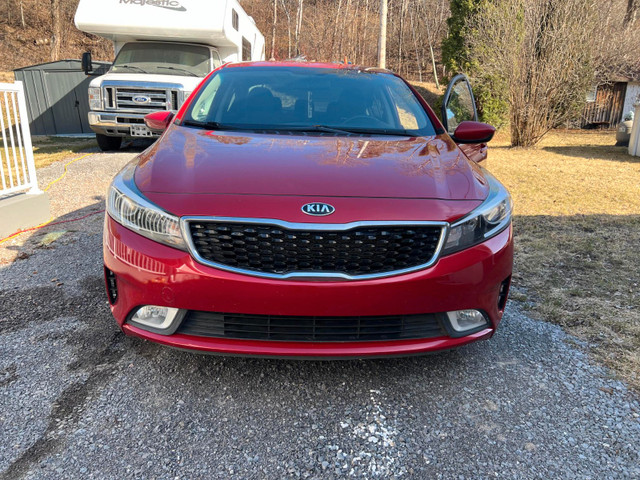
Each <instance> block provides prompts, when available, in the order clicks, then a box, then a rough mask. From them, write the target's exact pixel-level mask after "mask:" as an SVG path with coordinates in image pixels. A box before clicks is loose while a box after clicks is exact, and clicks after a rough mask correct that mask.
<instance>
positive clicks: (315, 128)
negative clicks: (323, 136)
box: [282, 125, 419, 137]
mask: <svg viewBox="0 0 640 480" xmlns="http://www.w3.org/2000/svg"><path fill="white" fill-rule="evenodd" d="M287 128H288V129H289V130H291V131H294V132H329V133H341V134H346V135H353V134H356V135H396V136H402V137H416V136H419V135H416V134H414V133H410V132H408V131H406V130H387V129H371V128H362V127H346V128H342V127H340V128H338V127H330V126H328V125H310V126H308V127H286V126H285V127H283V128H282V129H283V130H286V129H287Z"/></svg>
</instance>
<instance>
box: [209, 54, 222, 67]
mask: <svg viewBox="0 0 640 480" xmlns="http://www.w3.org/2000/svg"><path fill="white" fill-rule="evenodd" d="M211 61H212V63H213V69H215V68H218V67H219V66H220V65H222V60H221V59H220V54H219V53H218V51H217V50H211ZM213 69H212V70H213Z"/></svg>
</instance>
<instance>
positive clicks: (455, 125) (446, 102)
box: [442, 74, 495, 162]
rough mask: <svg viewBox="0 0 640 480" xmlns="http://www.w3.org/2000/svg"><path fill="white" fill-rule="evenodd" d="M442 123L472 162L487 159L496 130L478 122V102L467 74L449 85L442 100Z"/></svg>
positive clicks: (456, 78)
mask: <svg viewBox="0 0 640 480" xmlns="http://www.w3.org/2000/svg"><path fill="white" fill-rule="evenodd" d="M442 123H443V125H444V128H445V129H446V130H447V133H449V135H451V138H453V140H454V141H455V142H456V143H457V144H458V146H459V147H460V149H461V150H462V151H463V152H464V154H465V155H466V156H467V157H468V158H469V160H473V161H474V162H482V161H483V160H485V159H486V158H487V142H489V140H491V139H492V138H493V134H494V133H495V128H493V127H492V126H491V125H487V124H486V123H480V122H478V111H477V109H476V101H475V98H474V96H473V91H472V90H471V84H470V83H469V79H468V78H467V76H466V75H464V74H459V75H456V76H455V77H453V78H452V79H451V82H449V86H448V87H447V91H446V92H445V94H444V99H443V101H442Z"/></svg>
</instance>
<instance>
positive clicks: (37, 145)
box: [0, 136, 97, 185]
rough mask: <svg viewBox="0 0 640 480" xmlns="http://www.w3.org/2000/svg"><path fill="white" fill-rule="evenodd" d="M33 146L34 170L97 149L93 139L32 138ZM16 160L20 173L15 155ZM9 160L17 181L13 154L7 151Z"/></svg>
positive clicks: (1, 153)
mask: <svg viewBox="0 0 640 480" xmlns="http://www.w3.org/2000/svg"><path fill="white" fill-rule="evenodd" d="M31 143H32V144H33V158H34V162H35V165H36V168H42V167H46V166H48V165H51V164H52V163H54V162H57V161H58V160H66V159H69V158H73V157H75V156H79V155H82V154H83V152H85V151H88V150H89V149H92V148H97V144H96V140H95V138H66V137H65V138H61V137H46V136H34V137H32V138H31ZM1 145H2V139H0V159H1V160H2V161H3V162H4V163H5V164H6V152H5V149H4V148H2V146H1ZM16 157H17V159H18V170H19V172H20V175H21V172H22V164H21V162H20V156H19V154H18V153H16ZM9 160H10V163H11V167H12V168H13V169H14V172H13V175H14V180H17V179H18V177H17V176H16V172H15V166H14V161H13V152H12V150H11V149H9ZM4 177H5V182H6V183H7V185H9V175H8V172H7V171H5V172H4Z"/></svg>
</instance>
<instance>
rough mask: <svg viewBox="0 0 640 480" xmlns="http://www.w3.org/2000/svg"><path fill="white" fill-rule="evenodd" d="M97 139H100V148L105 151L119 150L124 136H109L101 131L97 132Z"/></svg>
mask: <svg viewBox="0 0 640 480" xmlns="http://www.w3.org/2000/svg"><path fill="white" fill-rule="evenodd" d="M96 140H97V141H98V146H99V147H100V150H102V151H103V152H111V151H113V150H118V149H119V148H120V145H121V144H122V137H109V136H107V135H101V134H100V133H96Z"/></svg>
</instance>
